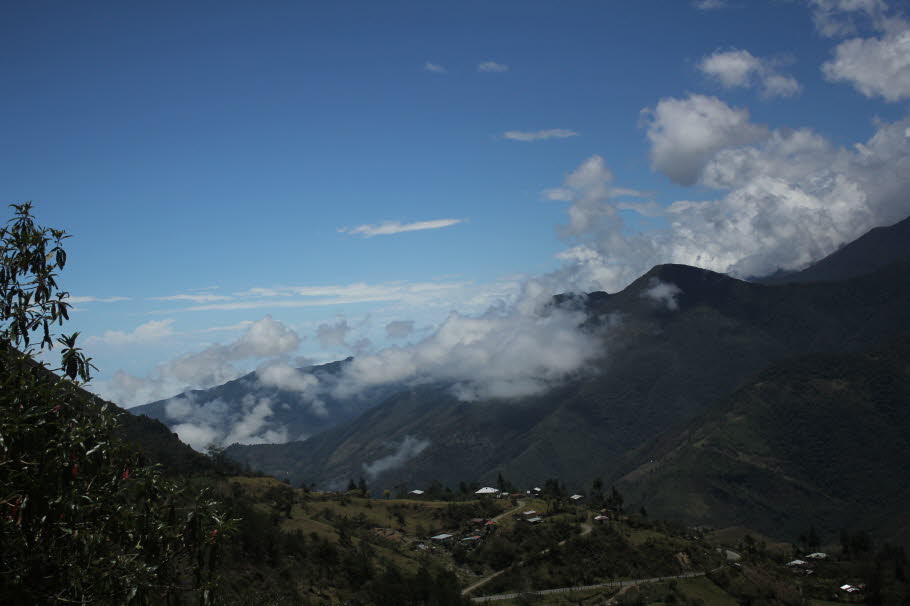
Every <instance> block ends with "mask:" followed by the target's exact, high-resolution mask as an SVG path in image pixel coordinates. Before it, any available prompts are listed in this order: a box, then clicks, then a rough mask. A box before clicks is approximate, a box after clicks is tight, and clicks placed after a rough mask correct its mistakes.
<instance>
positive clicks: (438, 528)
mask: <svg viewBox="0 0 910 606" xmlns="http://www.w3.org/2000/svg"><path fill="white" fill-rule="evenodd" d="M231 482H232V483H234V484H235V485H237V486H240V485H242V486H243V487H244V489H245V490H248V491H252V492H253V493H254V494H256V495H257V500H258V502H259V505H258V506H259V507H261V508H262V509H263V510H268V511H271V512H272V515H273V518H274V520H275V522H276V523H277V524H279V526H280V527H281V529H282V530H284V531H285V532H296V531H301V532H305V533H311V534H313V535H319V536H320V537H323V538H324V539H326V540H328V541H332V542H336V543H340V544H349V545H354V546H356V545H367V544H368V545H369V546H370V548H371V549H372V550H373V553H374V554H376V555H377V556H379V557H381V558H385V559H387V560H388V561H393V562H395V563H396V565H398V566H402V567H404V568H408V567H409V566H410V567H412V568H413V567H416V566H418V565H424V564H426V563H427V562H432V563H433V565H434V566H439V567H442V568H444V569H446V570H449V571H451V572H452V573H453V574H454V575H455V576H456V577H457V579H458V582H459V584H460V585H461V588H462V589H461V591H462V595H463V596H464V597H465V598H466V599H470V600H473V601H474V602H482V601H483V602H486V601H496V602H498V603H501V604H504V605H505V606H508V605H509V604H519V603H522V604H523V603H532V602H533V603H541V604H601V603H611V604H628V605H631V604H646V603H655V602H659V603H668V602H667V600H670V599H671V598H670V597H669V596H676V597H674V598H672V600H677V601H678V602H682V603H691V604H693V605H705V604H723V605H724V606H732V605H733V604H736V603H743V600H744V599H745V597H746V596H748V595H750V594H752V593H755V594H760V593H763V592H764V593H768V592H771V593H772V594H773V595H775V596H776V598H775V599H776V600H777V601H779V602H781V603H785V604H792V605H793V606H797V605H799V606H802V605H805V604H809V603H812V604H815V605H817V606H823V605H825V604H832V603H840V604H843V603H864V602H865V601H866V596H867V594H868V593H869V592H868V590H867V587H866V578H867V577H868V574H867V570H866V569H865V568H864V567H863V563H862V562H861V561H857V560H856V555H858V554H849V555H847V554H841V555H840V556H833V555H830V554H829V552H827V551H820V550H818V549H816V550H812V551H808V550H806V549H805V548H806V546H805V545H803V546H799V545H792V544H789V543H777V542H774V541H772V540H771V539H769V538H767V537H761V536H760V535H757V534H755V533H749V532H748V531H747V530H745V529H724V530H716V529H712V528H706V527H697V528H695V527H683V526H680V525H676V524H674V523H672V522H668V521H659V520H650V519H648V517H647V512H644V511H639V512H634V513H633V512H626V511H624V510H623V507H622V497H621V495H619V494H618V493H616V491H615V489H614V490H613V491H612V492H610V493H608V494H607V495H604V494H602V493H600V492H598V493H597V494H596V495H592V494H590V493H589V494H582V493H581V492H580V491H579V492H574V493H571V494H568V493H564V494H562V495H554V494H553V493H552V491H551V490H550V491H548V490H547V488H550V489H552V487H553V485H554V483H552V482H548V484H547V485H545V488H541V487H539V486H535V487H531V488H528V489H526V490H501V489H498V488H493V487H489V486H483V487H477V488H473V489H470V490H469V491H465V492H460V493H454V494H452V493H450V494H449V495H448V498H446V496H445V495H440V494H439V490H438V488H434V489H433V490H426V489H421V488H413V489H409V490H407V491H399V494H397V495H395V496H393V495H392V494H391V491H384V493H383V495H382V496H381V497H375V496H372V495H370V494H368V493H366V494H365V492H364V491H363V490H361V489H360V488H354V489H350V490H347V491H337V492H320V491H316V490H312V489H310V490H302V489H293V488H291V487H290V486H288V485H286V484H284V483H281V482H279V481H277V480H274V479H272V478H233V479H232V480H231ZM289 497H290V498H289ZM832 547H834V546H832ZM829 551H830V550H829ZM421 563H424V564H421ZM699 600H700V601H699Z"/></svg>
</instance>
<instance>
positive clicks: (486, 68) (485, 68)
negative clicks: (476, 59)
mask: <svg viewBox="0 0 910 606" xmlns="http://www.w3.org/2000/svg"><path fill="white" fill-rule="evenodd" d="M477 71H479V72H507V71H509V66H508V65H504V64H502V63H497V62H495V61H484V62H482V63H479V64H478V65H477Z"/></svg>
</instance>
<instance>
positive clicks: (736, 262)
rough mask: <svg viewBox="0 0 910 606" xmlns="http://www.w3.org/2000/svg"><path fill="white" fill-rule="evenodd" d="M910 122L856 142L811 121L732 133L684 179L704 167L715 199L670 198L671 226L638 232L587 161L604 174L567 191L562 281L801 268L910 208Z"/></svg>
mask: <svg viewBox="0 0 910 606" xmlns="http://www.w3.org/2000/svg"><path fill="white" fill-rule="evenodd" d="M713 104H714V102H713V101H712V105H713ZM720 113H722V114H723V113H724V112H723V111H722V112H720ZM908 127H910V118H904V119H902V120H899V121H897V122H894V123H883V124H881V125H880V126H879V128H878V130H877V131H876V132H875V134H874V135H873V136H872V137H871V138H870V139H869V140H868V141H866V142H864V143H857V144H855V145H853V146H852V147H849V148H845V147H842V146H839V145H837V144H835V143H833V142H832V141H830V140H828V139H827V138H825V137H823V136H821V135H819V134H818V133H815V132H813V131H812V130H810V129H799V130H789V129H781V130H774V131H766V130H764V129H763V130H762V132H764V133H765V134H764V136H762V137H761V138H760V139H759V140H757V141H755V142H753V143H751V144H741V143H737V139H736V138H735V137H733V138H731V139H730V141H729V142H728V143H727V144H726V146H724V147H718V148H716V149H713V150H712V151H711V152H710V153H706V152H705V146H701V147H699V146H695V147H694V149H693V151H692V153H693V154H695V155H696V156H698V162H697V165H698V167H699V168H698V170H697V171H694V170H693V171H692V172H691V173H690V174H689V175H688V176H689V178H690V179H691V178H692V176H693V175H696V174H697V178H698V181H699V182H700V183H701V184H703V185H706V186H709V187H711V188H715V189H716V190H719V191H720V192H721V195H720V197H718V198H716V199H712V200H700V201H691V200H679V201H677V202H674V203H672V204H670V205H669V206H667V207H666V208H665V210H664V213H663V217H664V219H665V220H666V222H667V226H666V227H663V228H661V227H657V228H653V229H649V230H643V231H642V230H639V231H630V230H628V229H627V228H626V226H625V224H624V223H623V220H622V217H621V215H619V214H618V213H617V212H616V210H617V209H616V207H617V204H616V203H615V202H613V201H611V199H610V197H611V195H612V190H611V188H610V185H609V182H608V181H607V177H612V174H611V173H610V172H609V170H608V169H607V168H606V167H603V166H601V164H602V163H601V161H600V160H598V159H596V157H595V158H592V159H589V160H587V161H585V162H583V163H582V165H581V167H580V170H581V169H584V171H585V172H586V173H590V172H592V171H590V167H591V166H592V165H594V166H597V167H598V170H597V171H593V172H595V173H599V174H600V177H599V178H598V179H593V180H589V181H587V182H585V183H584V187H581V188H576V189H572V188H569V187H565V186H564V187H563V188H560V190H561V191H563V192H564V193H567V194H570V195H568V198H569V199H568V200H567V201H568V202H569V204H570V207H569V218H570V221H569V225H568V226H567V228H566V230H564V232H563V233H564V234H565V235H566V236H567V237H568V238H569V240H570V241H571V244H572V246H571V247H570V248H568V249H567V250H565V251H563V252H562V253H561V255H560V258H561V259H562V260H564V261H565V263H566V265H565V268H564V269H563V270H562V271H561V272H559V273H560V277H561V279H563V280H564V281H565V283H566V284H572V285H574V286H575V288H576V289H578V290H596V289H603V290H608V291H616V290H619V289H621V288H623V287H624V286H626V285H627V284H629V283H630V282H631V281H632V280H634V279H635V278H637V277H638V276H640V275H641V274H642V273H644V272H645V271H647V270H648V269H650V268H651V267H652V266H653V265H656V264H660V263H684V264H687V265H694V266H697V267H703V268H706V269H711V270H714V271H719V272H726V273H730V274H732V275H735V276H740V277H749V276H760V275H767V274H770V273H772V272H774V271H776V270H777V269H779V268H780V269H786V270H798V269H802V268H804V267H805V266H807V265H808V264H809V263H811V262H812V261H815V260H818V259H820V258H822V257H824V256H825V255H827V254H830V253H832V252H834V251H835V250H837V248H838V247H839V246H841V245H843V244H844V243H846V242H849V241H851V240H853V239H855V238H857V237H859V236H860V235H862V234H863V233H865V232H866V231H868V230H869V229H871V228H872V227H875V226H879V225H890V224H892V223H894V222H896V221H898V220H900V219H902V218H904V217H905V216H906V215H907V214H908V212H910V207H908V202H907V197H906V192H907V191H908V189H910V137H908V135H907V132H908ZM658 158H659V160H660V161H663V160H665V159H666V158H667V156H661V155H660V154H658ZM683 164H685V162H683ZM567 182H568V180H567ZM579 214H581V215H583V216H584V217H585V220H584V221H579V220H578V219H577V216H576V215H579ZM573 226H583V227H584V229H573V228H572V227H573Z"/></svg>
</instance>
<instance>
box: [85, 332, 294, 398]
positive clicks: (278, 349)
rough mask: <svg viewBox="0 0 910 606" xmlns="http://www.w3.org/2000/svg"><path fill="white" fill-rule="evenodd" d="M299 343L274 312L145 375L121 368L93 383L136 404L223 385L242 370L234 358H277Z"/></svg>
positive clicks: (99, 390) (105, 392)
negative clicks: (230, 336)
mask: <svg viewBox="0 0 910 606" xmlns="http://www.w3.org/2000/svg"><path fill="white" fill-rule="evenodd" d="M299 346H300V338H299V336H298V335H297V333H296V332H294V331H293V330H292V329H290V328H288V327H287V326H285V325H284V324H282V323H281V322H278V321H276V320H273V319H272V317H271V316H265V317H264V318H262V319H261V320H258V321H256V322H253V323H251V324H250V325H249V326H248V327H247V329H246V331H245V332H244V333H243V334H242V335H241V336H240V337H239V338H238V339H236V340H235V341H232V342H230V343H227V344H223V345H222V344H216V345H211V346H209V347H206V348H205V349H203V350H202V351H199V352H195V353H186V354H183V355H181V356H179V357H177V358H174V359H172V360H169V361H167V362H164V363H161V364H159V365H157V366H156V368H155V370H154V371H153V372H152V373H150V374H149V375H148V376H146V377H136V376H133V375H130V374H129V373H126V372H124V371H122V370H119V371H117V372H116V373H115V374H114V376H113V377H112V378H111V379H110V380H108V381H96V382H95V383H94V387H95V389H96V391H97V393H98V394H99V395H101V396H102V397H104V398H106V399H108V400H111V401H113V402H115V403H117V404H119V405H121V406H125V407H131V406H137V405H139V404H145V403H148V402H153V401H156V400H161V399H163V398H167V397H170V396H173V395H175V394H179V393H183V392H185V391H187V390H189V389H205V388H207V387H212V386H214V385H220V384H222V383H225V382H227V381H230V380H233V379H236V378H237V377H238V376H239V375H240V374H241V371H240V370H238V369H237V368H236V367H235V366H234V364H233V363H234V362H237V361H241V360H247V359H253V358H256V359H268V358H277V357H280V356H284V355H287V354H290V353H292V352H293V351H295V350H296V349H297V348H298V347H299Z"/></svg>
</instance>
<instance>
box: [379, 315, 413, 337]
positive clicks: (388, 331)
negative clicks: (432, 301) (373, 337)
mask: <svg viewBox="0 0 910 606" xmlns="http://www.w3.org/2000/svg"><path fill="white" fill-rule="evenodd" d="M412 332H414V321H413V320H394V321H392V322H389V323H388V324H386V325H385V335H386V337H388V338H390V339H406V338H408V337H409V336H411V333H412Z"/></svg>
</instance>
